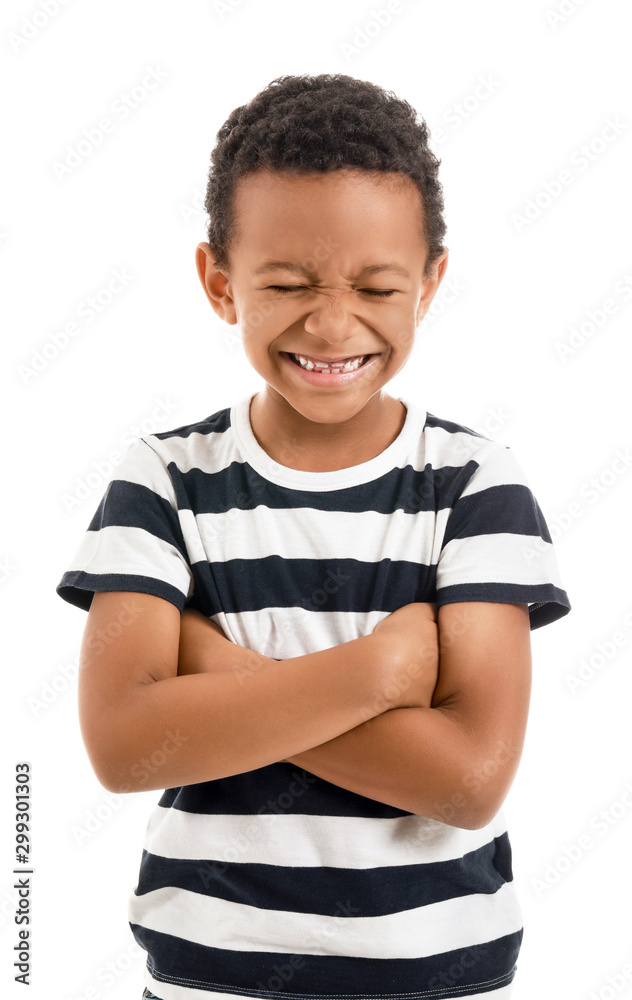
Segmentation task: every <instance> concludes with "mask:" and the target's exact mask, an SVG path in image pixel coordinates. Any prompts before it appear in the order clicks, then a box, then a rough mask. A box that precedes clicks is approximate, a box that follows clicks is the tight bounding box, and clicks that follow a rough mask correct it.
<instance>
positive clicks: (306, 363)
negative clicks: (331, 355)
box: [286, 351, 375, 375]
mask: <svg viewBox="0 0 632 1000" xmlns="http://www.w3.org/2000/svg"><path fill="white" fill-rule="evenodd" d="M286 353H287V355H288V357H289V358H290V359H291V360H292V361H293V362H294V364H296V365H298V366H299V368H304V369H305V371H310V372H321V373H322V374H323V375H327V374H329V375H331V374H340V373H342V372H355V371H357V370H358V368H362V367H363V365H365V364H366V363H367V361H368V360H369V358H372V357H374V356H375V355H373V354H359V355H356V356H354V357H350V358H344V359H343V360H342V361H329V362H327V361H318V360H317V359H316V358H310V357H309V356H307V355H305V354H292V353H291V352H289V351H288V352H286Z"/></svg>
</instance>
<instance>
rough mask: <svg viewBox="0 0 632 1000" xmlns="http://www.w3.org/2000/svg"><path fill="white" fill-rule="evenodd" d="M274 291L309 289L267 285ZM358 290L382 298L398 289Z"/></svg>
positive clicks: (303, 286) (300, 286)
mask: <svg viewBox="0 0 632 1000" xmlns="http://www.w3.org/2000/svg"><path fill="white" fill-rule="evenodd" d="M267 287H268V288H269V289H270V290H271V291H273V292H282V293H283V292H302V291H305V290H306V289H307V285H268V286H267ZM358 291H360V292H365V293H366V294H367V295H374V296H379V297H381V298H386V297H387V296H389V295H393V294H394V293H395V292H396V291H397V289H395V288H390V289H388V291H379V290H378V289H377V288H359V289H358Z"/></svg>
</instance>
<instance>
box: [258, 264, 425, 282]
mask: <svg viewBox="0 0 632 1000" xmlns="http://www.w3.org/2000/svg"><path fill="white" fill-rule="evenodd" d="M280 270H282V271H292V272H293V273H294V274H309V273H310V272H309V270H308V269H307V268H306V267H303V265H302V264H294V263H293V262H292V261H290V260H266V261H265V262H264V263H263V264H262V265H261V267H259V268H257V270H256V271H255V274H268V272H269V271H280ZM382 271H393V272H394V273H395V274H399V275H401V277H402V278H410V274H409V273H408V271H407V270H406V268H405V267H402V265H401V264H398V263H397V262H396V261H386V262H385V263H384V264H367V266H366V267H363V268H362V270H361V271H359V272H358V274H357V276H356V277H358V278H360V277H362V276H363V275H366V276H368V275H371V274H380V273H381V272H382Z"/></svg>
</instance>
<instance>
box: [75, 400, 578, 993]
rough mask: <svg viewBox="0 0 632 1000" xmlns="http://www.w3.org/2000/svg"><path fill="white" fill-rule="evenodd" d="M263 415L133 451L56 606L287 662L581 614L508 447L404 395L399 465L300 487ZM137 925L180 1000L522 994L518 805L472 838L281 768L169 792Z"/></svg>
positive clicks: (150, 962)
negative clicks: (153, 616)
mask: <svg viewBox="0 0 632 1000" xmlns="http://www.w3.org/2000/svg"><path fill="white" fill-rule="evenodd" d="M251 398H252V396H248V397H244V398H242V399H241V400H239V401H238V402H237V403H236V404H234V405H232V406H230V407H227V408H225V409H222V410H218V411H217V412H215V413H213V414H212V415H211V416H209V417H207V418H206V419H204V420H201V421H199V423H194V424H189V425H186V426H183V427H179V428H176V429H174V430H171V431H165V432H162V433H157V434H150V435H147V436H145V437H143V438H141V439H139V440H137V441H135V442H134V443H133V444H132V445H131V446H130V447H129V449H128V451H127V453H126V454H125V456H124V457H123V459H122V461H121V462H120V464H119V465H118V466H117V467H116V469H115V474H114V477H113V479H112V481H111V483H110V484H109V485H108V487H107V489H106V491H105V494H104V496H103V498H102V500H101V502H100V504H99V506H98V508H97V510H96V512H95V514H94V516H93V518H92V520H91V521H90V524H89V525H88V529H87V531H86V533H85V535H84V536H83V538H82V540H81V544H80V545H79V547H78V550H77V552H76V554H75V556H74V558H73V559H72V562H71V563H70V566H69V568H68V569H67V571H66V572H65V573H64V574H63V577H62V578H61V581H60V583H59V584H58V586H57V592H58V593H59V595H60V596H61V597H63V598H64V599H65V600H67V601H69V602H71V603H73V604H75V605H77V606H79V607H81V608H84V609H88V608H89V606H90V602H91V599H92V594H93V593H94V591H97V590H110V591H112V590H121V591H138V592H141V593H147V594H155V595H157V596H158V597H162V598H165V599H166V600H168V601H171V602H172V603H173V604H175V605H176V607H178V608H179V609H180V610H182V609H183V608H184V607H194V608H196V609H197V610H199V611H201V612H202V613H204V614H205V615H207V616H208V617H210V618H212V620H213V621H215V622H217V623H218V624H219V625H220V626H221V628H222V629H223V631H224V632H225V633H226V635H227V636H228V637H229V638H230V639H232V640H233V641H234V642H237V643H239V644H240V645H242V646H245V647H247V648H249V649H253V650H256V651H257V652H259V653H262V654H264V655H266V656H270V657H274V658H275V659H285V658H288V657H294V656H300V655H302V654H305V653H311V652H315V651H317V650H321V649H327V648H329V647H331V646H335V645H339V644H340V643H344V642H348V641H349V640H351V639H354V638H356V637H358V636H361V635H367V634H369V633H370V632H371V631H372V630H373V628H374V627H375V625H376V624H377V623H378V622H379V621H381V620H382V618H384V617H385V616H386V615H388V614H390V613H391V612H392V611H395V610H396V609H397V608H399V607H401V606H403V605H405V604H409V603H411V602H414V601H431V602H434V603H436V605H437V608H439V607H440V606H441V605H442V604H447V603H451V602H455V601H498V602H509V603H527V604H528V606H529V617H530V624H531V628H532V629H534V628H539V627H540V626H542V625H546V624H548V623H549V622H553V621H555V620H556V619H558V618H560V617H562V616H563V615H565V614H567V613H568V611H569V610H570V603H569V600H568V596H567V594H566V592H565V590H564V589H562V585H561V582H560V578H559V573H558V566H557V562H556V557H555V552H554V550H553V546H552V542H551V537H550V534H549V531H548V528H547V525H546V522H545V519H544V517H543V515H542V511H541V509H540V507H539V505H538V503H537V500H536V499H535V497H534V496H533V493H532V492H531V490H530V488H529V485H528V482H527V480H526V479H525V475H524V473H523V471H522V469H521V467H520V465H519V464H518V463H517V462H516V460H515V458H514V455H513V452H512V450H511V449H510V448H509V447H508V446H507V445H505V444H502V443H499V442H495V441H492V440H490V439H489V438H487V437H484V436H482V435H481V434H478V433H476V432H475V431H473V430H471V429H470V428H468V427H465V426H463V425H461V424H458V423H454V422H452V421H448V420H444V419H440V418H439V417H436V416H434V415H433V414H431V413H427V412H426V411H425V410H423V409H422V408H421V407H420V405H419V404H418V403H416V402H412V401H410V400H408V399H405V398H401V397H398V398H400V399H401V402H402V403H404V405H405V407H406V417H405V422H404V425H403V427H402V429H401V431H400V433H399V435H398V436H397V438H396V439H395V440H394V441H393V442H392V443H391V444H390V445H389V446H388V447H387V448H386V449H385V450H384V451H382V452H381V453H380V454H379V455H377V456H376V457H375V458H372V459H370V460H369V461H368V462H363V463H361V464H359V465H354V466H351V467H349V468H346V469H340V470H336V471H328V472H305V471H300V470H297V469H292V468H288V467H286V466H283V465H280V464H279V463H277V462H275V461H273V460H272V459H271V457H270V456H269V455H268V454H267V453H266V452H265V451H264V450H263V448H262V447H261V446H260V445H259V443H258V441H257V439H256V438H255V436H254V434H253V431H252V428H251V425H250V420H249V404H250V400H251ZM128 916H129V922H130V927H131V929H132V932H133V934H134V937H135V938H136V940H137V942H138V943H139V944H140V945H141V946H142V947H143V948H145V949H146V950H147V953H148V958H147V966H146V971H145V983H146V986H147V987H148V988H149V990H150V991H151V992H152V993H153V994H155V995H156V996H157V997H160V998H161V1000H201V997H202V996H204V995H206V996H209V997H215V998H219V997H221V998H224V1000H227V998H228V997H234V996H242V997H258V998H260V1000H272V998H277V997H278V998H291V1000H311V998H314V1000H316V998H318V1000H324V998H330V1000H333V998H336V1000H360V998H378V997H379V998H385V997H386V998H392V1000H396V998H397V1000H404V998H407V997H410V998H413V997H415V998H437V1000H439V998H441V1000H443V998H448V997H464V996H465V997H482V996H483V995H484V996H485V997H487V995H488V994H489V993H494V994H495V997H496V998H497V1000H504V998H506V997H508V996H509V993H510V990H511V988H512V987H511V983H512V981H513V979H514V975H515V972H516V960H517V957H518V953H519V950H520V945H521V941H522V934H523V928H522V915H521V910H520V905H519V902H518V900H517V897H516V893H515V889H514V886H513V873H512V854H511V845H510V841H509V838H508V834H507V828H506V823H505V819H504V816H503V812H502V810H500V811H499V812H498V813H497V814H496V816H495V817H494V819H493V821H492V822H491V823H489V824H488V825H487V826H485V827H484V828H482V829H479V830H466V829H461V828H458V827H454V826H449V825H447V824H444V823H441V822H438V821H436V820H432V819H428V818H426V817H423V816H419V815H417V814H414V813H410V812H406V811H404V810H402V809H397V808H394V807H392V806H390V805H386V804H383V803H380V802H378V801H377V800H375V799H371V798H368V797H365V796H363V795H358V794H355V793H353V792H350V791H347V790H346V789H344V788H340V787H338V786H337V785H334V784H331V783H329V782H327V781H325V780H323V779H321V778H319V777H318V776H316V775H314V774H311V773H310V772H309V771H306V770H302V769H301V768H299V767H296V766H295V765H292V764H288V763H281V762H279V763H274V764H271V765H269V766H266V767H262V768H258V769H256V770H254V771H249V772H245V773H243V774H236V775H233V776H231V777H227V778H222V779H219V780H213V781H207V782H199V783H196V784H192V785H185V786H182V787H180V788H168V789H166V790H165V791H164V792H163V793H162V794H161V796H160V798H159V800H158V802H157V804H156V806H155V807H154V809H153V811H152V813H151V815H150V817H149V821H148V825H147V830H146V835H145V842H144V848H143V852H142V859H141V861H140V871H139V877H138V884H137V885H136V887H135V888H134V890H133V892H132V891H130V898H129V910H128Z"/></svg>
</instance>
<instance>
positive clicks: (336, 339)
mask: <svg viewBox="0 0 632 1000" xmlns="http://www.w3.org/2000/svg"><path fill="white" fill-rule="evenodd" d="M304 328H305V332H306V333H309V334H311V336H313V337H317V338H318V339H320V340H322V341H323V343H325V344H331V345H332V346H335V345H337V344H344V343H345V341H348V340H351V339H352V338H354V337H355V336H356V334H357V331H358V320H357V319H356V317H355V316H354V315H353V312H352V310H351V307H350V297H349V296H347V295H340V294H338V295H336V294H334V295H326V296H323V299H322V300H321V301H320V302H318V303H315V305H314V307H313V308H312V309H310V312H309V314H308V315H307V316H306V317H305V322H304Z"/></svg>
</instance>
